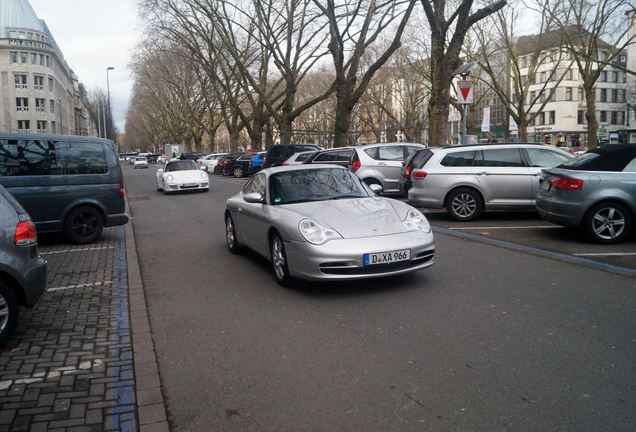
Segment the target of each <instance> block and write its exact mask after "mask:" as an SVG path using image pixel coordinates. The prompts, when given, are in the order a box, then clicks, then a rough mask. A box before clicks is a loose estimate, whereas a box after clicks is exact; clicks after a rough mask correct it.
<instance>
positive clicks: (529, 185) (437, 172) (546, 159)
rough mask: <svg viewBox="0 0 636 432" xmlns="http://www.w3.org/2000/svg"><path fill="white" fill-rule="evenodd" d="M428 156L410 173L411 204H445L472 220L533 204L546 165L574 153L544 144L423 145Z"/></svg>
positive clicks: (454, 214)
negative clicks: (485, 213) (485, 212)
mask: <svg viewBox="0 0 636 432" xmlns="http://www.w3.org/2000/svg"><path fill="white" fill-rule="evenodd" d="M422 151H424V152H430V154H428V157H424V158H421V160H422V162H421V163H420V164H419V165H418V166H416V167H414V168H413V169H412V171H411V173H410V176H411V180H412V183H413V186H412V187H411V189H410V190H409V192H408V198H409V201H410V202H411V204H413V205H416V206H419V207H426V208H446V211H447V212H448V214H449V215H450V217H451V218H453V219H454V220H457V221H471V220H474V219H476V218H478V217H479V215H480V214H481V213H482V212H483V211H484V210H530V209H534V206H535V197H536V196H537V193H538V190H539V177H540V175H541V170H542V169H543V168H553V167H555V166H558V165H561V164H562V163H564V162H566V161H567V160H570V159H572V158H573V156H572V155H570V154H569V153H566V152H564V151H561V150H559V149H557V148H554V147H549V146H545V145H539V144H484V145H471V146H456V147H444V148H435V149H426V150H422Z"/></svg>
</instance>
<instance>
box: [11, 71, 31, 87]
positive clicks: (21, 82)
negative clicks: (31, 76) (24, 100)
mask: <svg viewBox="0 0 636 432" xmlns="http://www.w3.org/2000/svg"><path fill="white" fill-rule="evenodd" d="M13 80H14V82H15V88H17V89H25V88H27V87H28V86H27V76H26V75H25V74H15V75H13Z"/></svg>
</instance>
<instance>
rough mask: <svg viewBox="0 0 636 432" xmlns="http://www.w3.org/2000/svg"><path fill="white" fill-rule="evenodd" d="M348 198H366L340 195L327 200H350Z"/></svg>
mask: <svg viewBox="0 0 636 432" xmlns="http://www.w3.org/2000/svg"><path fill="white" fill-rule="evenodd" d="M350 198H367V197H365V196H362V195H340V196H336V197H333V198H329V200H330V201H331V200H341V199H350Z"/></svg>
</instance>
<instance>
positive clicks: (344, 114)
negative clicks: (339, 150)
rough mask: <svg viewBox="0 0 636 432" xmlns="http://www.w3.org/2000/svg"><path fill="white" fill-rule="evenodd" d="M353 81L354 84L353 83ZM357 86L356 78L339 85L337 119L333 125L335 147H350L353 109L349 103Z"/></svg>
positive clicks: (337, 91)
mask: <svg viewBox="0 0 636 432" xmlns="http://www.w3.org/2000/svg"><path fill="white" fill-rule="evenodd" d="M352 81H353V82H352ZM354 86H355V78H354V79H353V80H348V81H345V82H342V83H340V84H338V88H337V89H336V118H335V120H334V125H333V147H334V148H335V147H346V146H348V145H349V142H348V140H347V134H348V132H349V126H350V123H351V112H352V111H353V107H352V106H351V103H350V101H349V95H350V94H351V92H352V91H353V88H354Z"/></svg>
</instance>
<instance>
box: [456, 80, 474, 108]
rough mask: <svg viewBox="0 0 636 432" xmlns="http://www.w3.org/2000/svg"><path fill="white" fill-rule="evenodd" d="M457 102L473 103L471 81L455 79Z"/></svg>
mask: <svg viewBox="0 0 636 432" xmlns="http://www.w3.org/2000/svg"><path fill="white" fill-rule="evenodd" d="M457 103H459V104H472V103H474V92H473V83H472V82H471V81H466V80H459V81H457Z"/></svg>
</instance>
